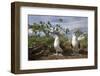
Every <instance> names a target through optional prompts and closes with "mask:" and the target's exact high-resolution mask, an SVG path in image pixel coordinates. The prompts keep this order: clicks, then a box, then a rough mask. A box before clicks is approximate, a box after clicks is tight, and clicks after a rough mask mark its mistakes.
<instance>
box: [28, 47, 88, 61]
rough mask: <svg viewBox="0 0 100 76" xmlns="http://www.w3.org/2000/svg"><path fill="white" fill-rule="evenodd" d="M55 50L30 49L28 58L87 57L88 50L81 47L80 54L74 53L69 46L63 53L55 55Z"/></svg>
mask: <svg viewBox="0 0 100 76" xmlns="http://www.w3.org/2000/svg"><path fill="white" fill-rule="evenodd" d="M54 53H55V50H53V49H51V51H50V50H41V51H40V50H36V51H33V50H32V49H29V52H28V60H56V59H79V58H87V57H88V52H87V50H86V49H80V50H79V54H78V55H72V53H73V50H72V49H71V48H67V49H66V50H64V51H63V53H62V55H55V54H54Z"/></svg>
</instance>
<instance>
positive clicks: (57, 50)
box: [54, 35, 63, 55]
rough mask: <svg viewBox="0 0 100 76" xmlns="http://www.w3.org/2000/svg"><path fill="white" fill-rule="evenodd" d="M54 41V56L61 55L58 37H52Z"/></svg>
mask: <svg viewBox="0 0 100 76" xmlns="http://www.w3.org/2000/svg"><path fill="white" fill-rule="evenodd" d="M54 38H55V40H54V48H55V50H56V53H55V55H62V52H63V50H62V48H61V47H60V41H59V36H58V35H55V36H54Z"/></svg>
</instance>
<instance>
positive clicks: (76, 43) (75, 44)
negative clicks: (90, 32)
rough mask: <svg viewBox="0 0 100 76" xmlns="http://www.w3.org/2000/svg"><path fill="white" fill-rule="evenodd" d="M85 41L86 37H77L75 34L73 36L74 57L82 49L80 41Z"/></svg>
mask: <svg viewBox="0 0 100 76" xmlns="http://www.w3.org/2000/svg"><path fill="white" fill-rule="evenodd" d="M82 39H84V36H82V35H80V36H79V37H76V35H75V34H73V35H72V42H71V45H72V48H73V55H76V54H79V49H80V40H82Z"/></svg>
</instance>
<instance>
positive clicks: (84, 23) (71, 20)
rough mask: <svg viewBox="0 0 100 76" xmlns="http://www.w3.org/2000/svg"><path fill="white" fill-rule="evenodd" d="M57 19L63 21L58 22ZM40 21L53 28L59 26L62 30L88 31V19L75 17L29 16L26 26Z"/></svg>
mask: <svg viewBox="0 0 100 76" xmlns="http://www.w3.org/2000/svg"><path fill="white" fill-rule="evenodd" d="M59 19H63V22H60V21H59ZM40 21H43V22H46V23H47V22H48V21H50V23H51V24H52V25H53V26H55V25H56V24H60V25H61V26H62V27H64V28H69V30H74V29H76V28H80V29H81V30H83V31H88V17H77V16H76V17H75V16H44V15H29V16H28V24H30V25H32V24H33V23H39V22H40Z"/></svg>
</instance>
